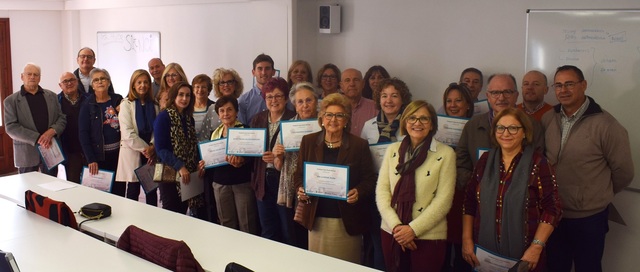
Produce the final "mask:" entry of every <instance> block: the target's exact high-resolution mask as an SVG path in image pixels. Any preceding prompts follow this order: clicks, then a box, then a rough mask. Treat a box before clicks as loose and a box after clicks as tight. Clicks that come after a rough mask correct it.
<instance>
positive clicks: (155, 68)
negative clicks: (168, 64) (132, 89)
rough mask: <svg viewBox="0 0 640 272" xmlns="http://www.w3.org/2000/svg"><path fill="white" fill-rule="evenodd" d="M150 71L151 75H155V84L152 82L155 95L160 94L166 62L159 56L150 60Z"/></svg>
mask: <svg viewBox="0 0 640 272" xmlns="http://www.w3.org/2000/svg"><path fill="white" fill-rule="evenodd" d="M148 65H149V73H150V74H151V77H153V84H151V88H152V89H153V97H156V96H157V95H158V91H160V82H162V73H163V72H164V63H162V60H161V59H159V58H152V59H151V60H150V61H149V64H148Z"/></svg>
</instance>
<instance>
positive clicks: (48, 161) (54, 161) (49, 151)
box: [38, 138, 65, 170]
mask: <svg viewBox="0 0 640 272" xmlns="http://www.w3.org/2000/svg"><path fill="white" fill-rule="evenodd" d="M38 153H40V157H41V158H42V161H44V164H45V166H46V167H47V170H51V169H53V168H54V167H56V166H58V164H61V163H62V162H64V160H65V158H64V153H62V149H61V148H60V144H59V143H58V140H56V138H51V146H50V147H49V148H44V146H42V145H38Z"/></svg>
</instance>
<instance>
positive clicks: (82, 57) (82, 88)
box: [73, 47, 114, 96]
mask: <svg viewBox="0 0 640 272" xmlns="http://www.w3.org/2000/svg"><path fill="white" fill-rule="evenodd" d="M76 61H77V62H78V69H76V70H75V71H73V74H74V75H75V76H76V78H77V79H78V80H80V84H78V93H80V94H81V95H83V96H86V95H88V94H92V93H93V88H92V87H91V77H90V76H89V73H91V70H93V68H95V67H93V65H94V64H95V63H96V53H95V52H93V49H91V48H89V47H83V48H82V49H80V51H78V58H77V60H76ZM109 93H110V94H112V93H114V90H113V82H111V85H110V86H109Z"/></svg>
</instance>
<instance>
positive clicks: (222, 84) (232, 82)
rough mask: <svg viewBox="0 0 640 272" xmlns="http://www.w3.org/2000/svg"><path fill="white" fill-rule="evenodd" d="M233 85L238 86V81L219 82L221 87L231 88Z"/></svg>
mask: <svg viewBox="0 0 640 272" xmlns="http://www.w3.org/2000/svg"><path fill="white" fill-rule="evenodd" d="M233 84H236V80H235V79H232V80H227V81H220V82H218V85H220V86H231V85H233Z"/></svg>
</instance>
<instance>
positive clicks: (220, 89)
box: [213, 68, 244, 99]
mask: <svg viewBox="0 0 640 272" xmlns="http://www.w3.org/2000/svg"><path fill="white" fill-rule="evenodd" d="M243 88H244V85H243V84H242V78H241V77H240V75H238V72H236V70H233V69H225V68H218V69H216V70H215V71H214V72H213V90H214V92H213V94H214V95H215V96H216V98H221V97H223V96H233V97H234V98H235V99H238V98H239V97H240V95H241V94H242V91H243Z"/></svg>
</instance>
